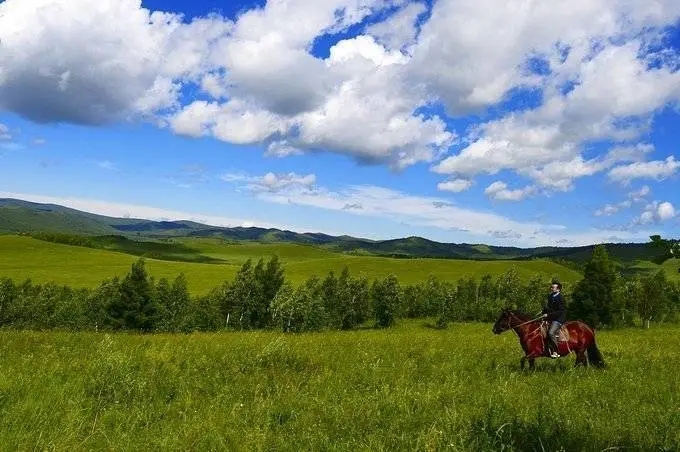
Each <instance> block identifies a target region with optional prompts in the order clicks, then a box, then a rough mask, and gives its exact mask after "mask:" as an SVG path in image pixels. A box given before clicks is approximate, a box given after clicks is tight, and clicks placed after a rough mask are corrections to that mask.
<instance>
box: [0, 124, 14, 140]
mask: <svg viewBox="0 0 680 452" xmlns="http://www.w3.org/2000/svg"><path fill="white" fill-rule="evenodd" d="M11 139H12V135H11V134H10V133H9V127H7V126H6V125H5V124H2V123H0V140H1V141H9V140H11Z"/></svg>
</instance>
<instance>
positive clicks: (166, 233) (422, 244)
mask: <svg viewBox="0 0 680 452" xmlns="http://www.w3.org/2000/svg"><path fill="white" fill-rule="evenodd" d="M31 232H33V233H35V232H50V233H63V234H76V235H84V236H104V235H106V236H112V235H113V236H116V235H118V236H122V237H126V238H128V239H136V240H145V239H155V238H168V237H217V238H221V239H224V240H230V241H258V242H270V243H271V242H290V243H299V244H308V245H317V246H322V247H326V248H330V249H334V250H338V251H342V252H348V253H355V254H371V255H380V256H390V257H402V258H417V257H432V258H453V259H476V260H490V259H533V258H551V259H557V260H564V261H571V262H576V263H583V262H585V261H586V260H587V259H588V258H589V257H590V255H591V253H592V250H593V248H594V247H595V245H589V246H579V247H537V248H518V247H503V246H491V245H484V244H466V243H462V244H456V243H441V242H435V241H432V240H428V239H425V238H422V237H407V238H401V239H392V240H369V239H364V238H356V237H350V236H331V235H327V234H321V233H297V232H292V231H286V230H279V229H268V228H257V227H249V228H243V227H235V228H226V227H219V226H210V225H205V224H201V223H196V222H193V221H152V220H143V219H135V218H114V217H108V216H104V215H97V214H93V213H88V212H83V211H80V210H76V209H71V208H68V207H64V206H60V205H55V204H39V203H33V202H28V201H23V200H18V199H8V198H0V234H2V233H5V234H7V233H31ZM607 250H608V252H609V254H610V256H611V257H612V258H614V259H616V260H618V261H620V262H625V263H630V262H634V261H636V260H651V259H654V258H658V257H659V256H658V251H655V250H654V249H652V248H651V247H650V246H648V245H647V244H645V243H623V244H622V243H610V244H607Z"/></svg>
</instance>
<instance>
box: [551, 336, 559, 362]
mask: <svg viewBox="0 0 680 452" xmlns="http://www.w3.org/2000/svg"><path fill="white" fill-rule="evenodd" d="M550 342H552V346H551V347H550V348H551V353H550V357H551V358H559V357H560V354H559V353H557V350H558V343H559V342H558V338H557V337H551V338H550Z"/></svg>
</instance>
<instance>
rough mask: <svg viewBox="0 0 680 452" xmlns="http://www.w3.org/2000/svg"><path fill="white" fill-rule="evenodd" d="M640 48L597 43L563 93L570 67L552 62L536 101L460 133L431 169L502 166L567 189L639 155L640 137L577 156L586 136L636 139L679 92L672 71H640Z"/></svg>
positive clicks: (678, 76)
mask: <svg viewBox="0 0 680 452" xmlns="http://www.w3.org/2000/svg"><path fill="white" fill-rule="evenodd" d="M641 47H642V44H641V42H639V41H631V42H629V43H626V44H624V45H620V46H609V47H605V48H604V49H603V50H602V51H601V52H599V53H597V54H596V55H595V56H594V57H593V58H592V59H590V60H587V61H585V62H583V63H582V64H581V66H580V70H579V71H578V73H577V75H578V77H579V78H578V84H577V85H576V86H575V88H574V89H573V90H572V91H569V92H568V93H566V94H562V92H561V91H559V90H558V89H557V88H558V85H559V83H561V82H562V78H563V76H566V74H565V73H563V72H562V71H563V70H566V69H569V70H571V69H570V67H568V65H567V63H568V61H565V63H562V65H559V64H558V65H556V66H555V68H554V72H553V74H552V75H550V76H549V77H548V78H547V79H546V81H547V82H548V85H547V86H546V89H545V95H546V99H545V101H544V103H543V105H541V106H540V107H538V108H536V109H533V110H527V111H524V112H518V113H510V114H508V115H507V116H505V117H503V118H501V119H497V120H493V121H490V122H487V123H485V124H482V125H480V126H478V127H477V128H475V130H474V132H473V133H472V134H471V135H470V136H469V137H468V138H467V139H468V140H469V141H470V144H468V145H467V146H466V147H465V148H463V149H462V150H461V151H460V152H459V153H458V154H456V155H452V156H450V157H448V158H446V159H444V160H443V161H442V162H440V163H439V164H438V165H436V166H434V167H433V170H434V171H435V172H437V173H440V174H451V175H460V176H465V177H473V176H475V175H477V174H480V173H487V174H496V173H497V172H499V171H501V170H504V169H510V170H514V171H516V172H517V173H518V174H520V175H524V176H527V177H529V178H531V179H532V180H534V181H535V182H537V183H538V184H539V185H541V186H542V187H546V188H549V189H553V190H569V189H571V188H572V182H573V180H575V179H577V178H579V177H583V176H590V175H593V174H595V173H597V172H600V171H603V170H606V169H608V168H610V167H612V166H613V165H615V164H616V163H619V162H627V161H631V160H639V159H641V158H643V157H644V154H646V153H648V152H649V151H650V150H651V149H652V147H651V146H650V145H648V144H637V145H633V146H631V145H628V146H616V147H614V148H613V149H612V150H611V151H610V152H609V153H608V154H607V155H605V156H603V157H598V158H593V159H591V160H585V159H584V158H583V156H582V152H583V151H584V145H585V144H586V143H588V142H591V141H598V140H610V141H613V142H627V141H630V140H635V139H637V138H638V136H639V135H640V134H641V133H642V132H643V131H644V130H645V129H646V127H647V124H648V120H649V118H650V115H651V114H652V113H653V112H654V111H656V110H658V109H660V108H662V107H663V106H665V105H666V104H668V103H669V102H675V101H677V100H679V99H680V72H678V71H673V69H672V68H671V67H661V68H658V69H654V70H648V69H647V68H646V65H647V62H646V61H644V60H642V59H640V58H639V52H640V51H641ZM567 60H568V59H567ZM565 65H567V67H566V68H565V67H564V66H565ZM551 87H553V88H551ZM630 118H637V120H635V121H631V120H630ZM623 119H625V121H622V120H623Z"/></svg>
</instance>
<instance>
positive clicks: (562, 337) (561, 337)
mask: <svg viewBox="0 0 680 452" xmlns="http://www.w3.org/2000/svg"><path fill="white" fill-rule="evenodd" d="M548 328H550V323H549V322H546V321H545V320H544V321H543V322H541V336H543V337H544V338H546V337H548ZM557 341H558V342H569V330H568V329H567V327H566V325H565V324H562V326H560V331H559V334H558V337H557Z"/></svg>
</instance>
